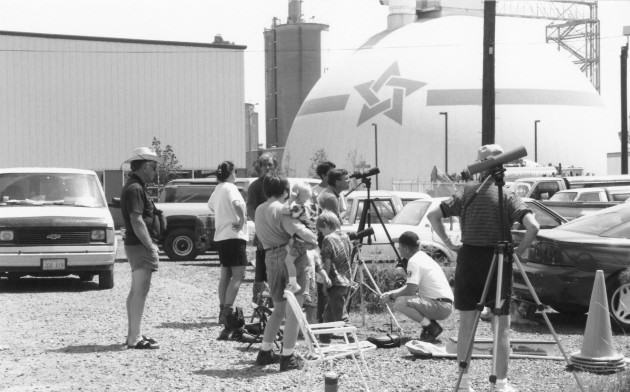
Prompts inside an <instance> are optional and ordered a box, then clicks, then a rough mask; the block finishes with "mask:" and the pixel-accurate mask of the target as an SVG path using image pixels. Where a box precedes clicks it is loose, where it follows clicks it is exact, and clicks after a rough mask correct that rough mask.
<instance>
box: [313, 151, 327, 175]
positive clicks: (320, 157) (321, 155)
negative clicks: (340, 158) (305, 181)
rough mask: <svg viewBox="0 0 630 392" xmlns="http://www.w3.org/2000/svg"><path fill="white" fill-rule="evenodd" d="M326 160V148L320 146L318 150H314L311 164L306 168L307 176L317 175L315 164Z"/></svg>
mask: <svg viewBox="0 0 630 392" xmlns="http://www.w3.org/2000/svg"><path fill="white" fill-rule="evenodd" d="M327 160H328V157H327V156H326V150H324V149H323V148H320V149H319V150H317V151H315V153H314V154H313V156H312V157H311V166H310V167H309V168H308V176H309V177H317V165H319V164H320V163H322V162H324V161H327Z"/></svg>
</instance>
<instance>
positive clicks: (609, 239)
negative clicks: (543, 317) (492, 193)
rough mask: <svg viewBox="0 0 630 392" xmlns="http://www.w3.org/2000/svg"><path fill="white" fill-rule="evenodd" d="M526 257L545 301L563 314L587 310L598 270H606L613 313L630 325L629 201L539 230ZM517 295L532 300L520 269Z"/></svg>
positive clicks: (528, 269) (516, 277)
mask: <svg viewBox="0 0 630 392" xmlns="http://www.w3.org/2000/svg"><path fill="white" fill-rule="evenodd" d="M521 261H522V262H523V269H524V270H525V272H526V273H527V276H528V277H529V279H530V280H531V282H532V285H533V287H534V289H535V291H536V294H538V296H539V297H540V300H541V302H542V303H544V304H546V305H549V306H551V307H553V308H554V309H555V310H557V311H559V312H561V313H584V312H586V311H587V310H588V306H589V302H590V296H591V291H592V288H593V282H594V278H595V271H596V270H599V269H601V270H603V271H604V274H605V276H606V287H607V290H608V301H609V306H610V312H611V315H612V317H613V319H614V320H615V321H616V322H617V323H618V325H619V326H621V327H624V328H630V273H629V272H630V268H629V267H630V204H621V205H618V206H615V207H611V208H607V209H604V210H601V211H599V212H597V213H594V214H592V215H588V216H584V217H582V218H578V219H576V220H574V221H571V222H569V223H565V224H563V225H561V226H558V227H556V228H554V229H549V230H540V231H539V232H538V235H537V237H536V240H535V241H534V242H533V243H532V245H531V247H530V248H529V249H528V251H527V253H526V255H525V257H523V259H522V260H521ZM514 294H515V295H516V297H517V298H521V299H527V300H531V295H530V293H529V290H528V288H527V286H526V284H525V282H524V280H523V278H522V276H521V274H520V273H518V271H515V274H514Z"/></svg>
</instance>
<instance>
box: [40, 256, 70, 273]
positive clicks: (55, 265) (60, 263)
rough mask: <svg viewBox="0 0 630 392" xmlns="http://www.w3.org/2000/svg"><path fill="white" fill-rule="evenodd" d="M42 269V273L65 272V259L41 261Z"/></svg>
mask: <svg viewBox="0 0 630 392" xmlns="http://www.w3.org/2000/svg"><path fill="white" fill-rule="evenodd" d="M42 269H43V270H44V271H51V270H52V271H54V270H65V269H66V259H42Z"/></svg>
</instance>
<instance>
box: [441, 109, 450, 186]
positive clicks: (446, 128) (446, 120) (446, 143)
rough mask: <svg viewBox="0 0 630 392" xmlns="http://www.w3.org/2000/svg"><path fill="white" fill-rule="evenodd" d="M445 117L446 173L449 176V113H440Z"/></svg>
mask: <svg viewBox="0 0 630 392" xmlns="http://www.w3.org/2000/svg"><path fill="white" fill-rule="evenodd" d="M440 115H442V116H444V172H445V173H446V175H447V176H448V112H440Z"/></svg>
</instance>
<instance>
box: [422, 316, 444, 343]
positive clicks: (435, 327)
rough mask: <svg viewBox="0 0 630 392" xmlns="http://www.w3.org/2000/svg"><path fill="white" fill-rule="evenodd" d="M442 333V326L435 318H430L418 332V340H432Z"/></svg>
mask: <svg viewBox="0 0 630 392" xmlns="http://www.w3.org/2000/svg"><path fill="white" fill-rule="evenodd" d="M441 333H442V327H440V324H438V323H437V321H435V320H431V323H430V324H429V325H427V326H426V327H423V328H422V333H421V334H420V340H422V341H425V342H433V341H435V340H436V339H437V337H438V336H439V335H440V334H441Z"/></svg>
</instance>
